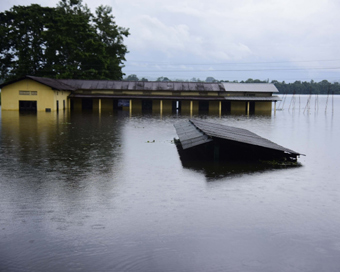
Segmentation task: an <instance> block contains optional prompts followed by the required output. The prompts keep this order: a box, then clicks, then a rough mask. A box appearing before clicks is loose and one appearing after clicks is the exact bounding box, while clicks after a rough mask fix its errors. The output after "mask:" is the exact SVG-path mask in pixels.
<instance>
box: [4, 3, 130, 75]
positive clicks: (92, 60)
mask: <svg viewBox="0 0 340 272" xmlns="http://www.w3.org/2000/svg"><path fill="white" fill-rule="evenodd" d="M111 13H112V9H111V8H110V7H107V6H99V7H98V8H97V9H96V16H94V15H93V14H92V13H91V12H90V10H89V9H88V7H87V6H86V5H83V4H82V0H61V1H60V2H59V4H58V5H57V7H56V8H49V7H41V6H39V5H36V4H33V5H31V6H13V7H12V8H11V9H10V10H9V11H5V12H2V13H0V35H1V37H2V39H0V78H4V79H5V80H9V79H15V78H20V77H22V76H25V75H28V74H29V75H34V76H47V77H54V78H76V79H121V78H122V77H123V73H122V67H123V61H124V60H125V54H126V53H127V52H128V51H127V48H126V46H125V45H124V44H123V38H124V37H127V36H128V35H129V31H128V29H124V28H121V27H118V26H117V25H116V23H115V22H114V17H113V15H112V14H111Z"/></svg>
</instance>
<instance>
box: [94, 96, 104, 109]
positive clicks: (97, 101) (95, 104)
mask: <svg viewBox="0 0 340 272" xmlns="http://www.w3.org/2000/svg"><path fill="white" fill-rule="evenodd" d="M99 100H100V99H98V98H94V99H92V101H93V102H92V103H93V104H92V109H93V110H94V111H98V110H99V108H100V110H101V108H102V101H101V100H100V103H99Z"/></svg>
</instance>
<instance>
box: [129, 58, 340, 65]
mask: <svg viewBox="0 0 340 272" xmlns="http://www.w3.org/2000/svg"><path fill="white" fill-rule="evenodd" d="M334 61H340V59H332V60H300V61H262V62H219V63H176V62H159V61H148V60H128V62H137V63H144V64H160V65H162V64H164V65H228V64H233V65H235V64H237V65H243V64H268V63H273V64H275V63H292V64H293V63H308V62H309V63H310V62H334Z"/></svg>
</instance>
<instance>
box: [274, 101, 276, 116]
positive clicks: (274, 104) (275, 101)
mask: <svg viewBox="0 0 340 272" xmlns="http://www.w3.org/2000/svg"><path fill="white" fill-rule="evenodd" d="M274 114H276V101H275V102H274Z"/></svg>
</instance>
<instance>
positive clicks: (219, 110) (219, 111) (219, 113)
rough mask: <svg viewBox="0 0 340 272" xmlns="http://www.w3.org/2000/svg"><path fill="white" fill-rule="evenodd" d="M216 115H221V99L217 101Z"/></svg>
mask: <svg viewBox="0 0 340 272" xmlns="http://www.w3.org/2000/svg"><path fill="white" fill-rule="evenodd" d="M218 115H219V116H220V117H221V115H222V101H218Z"/></svg>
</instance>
